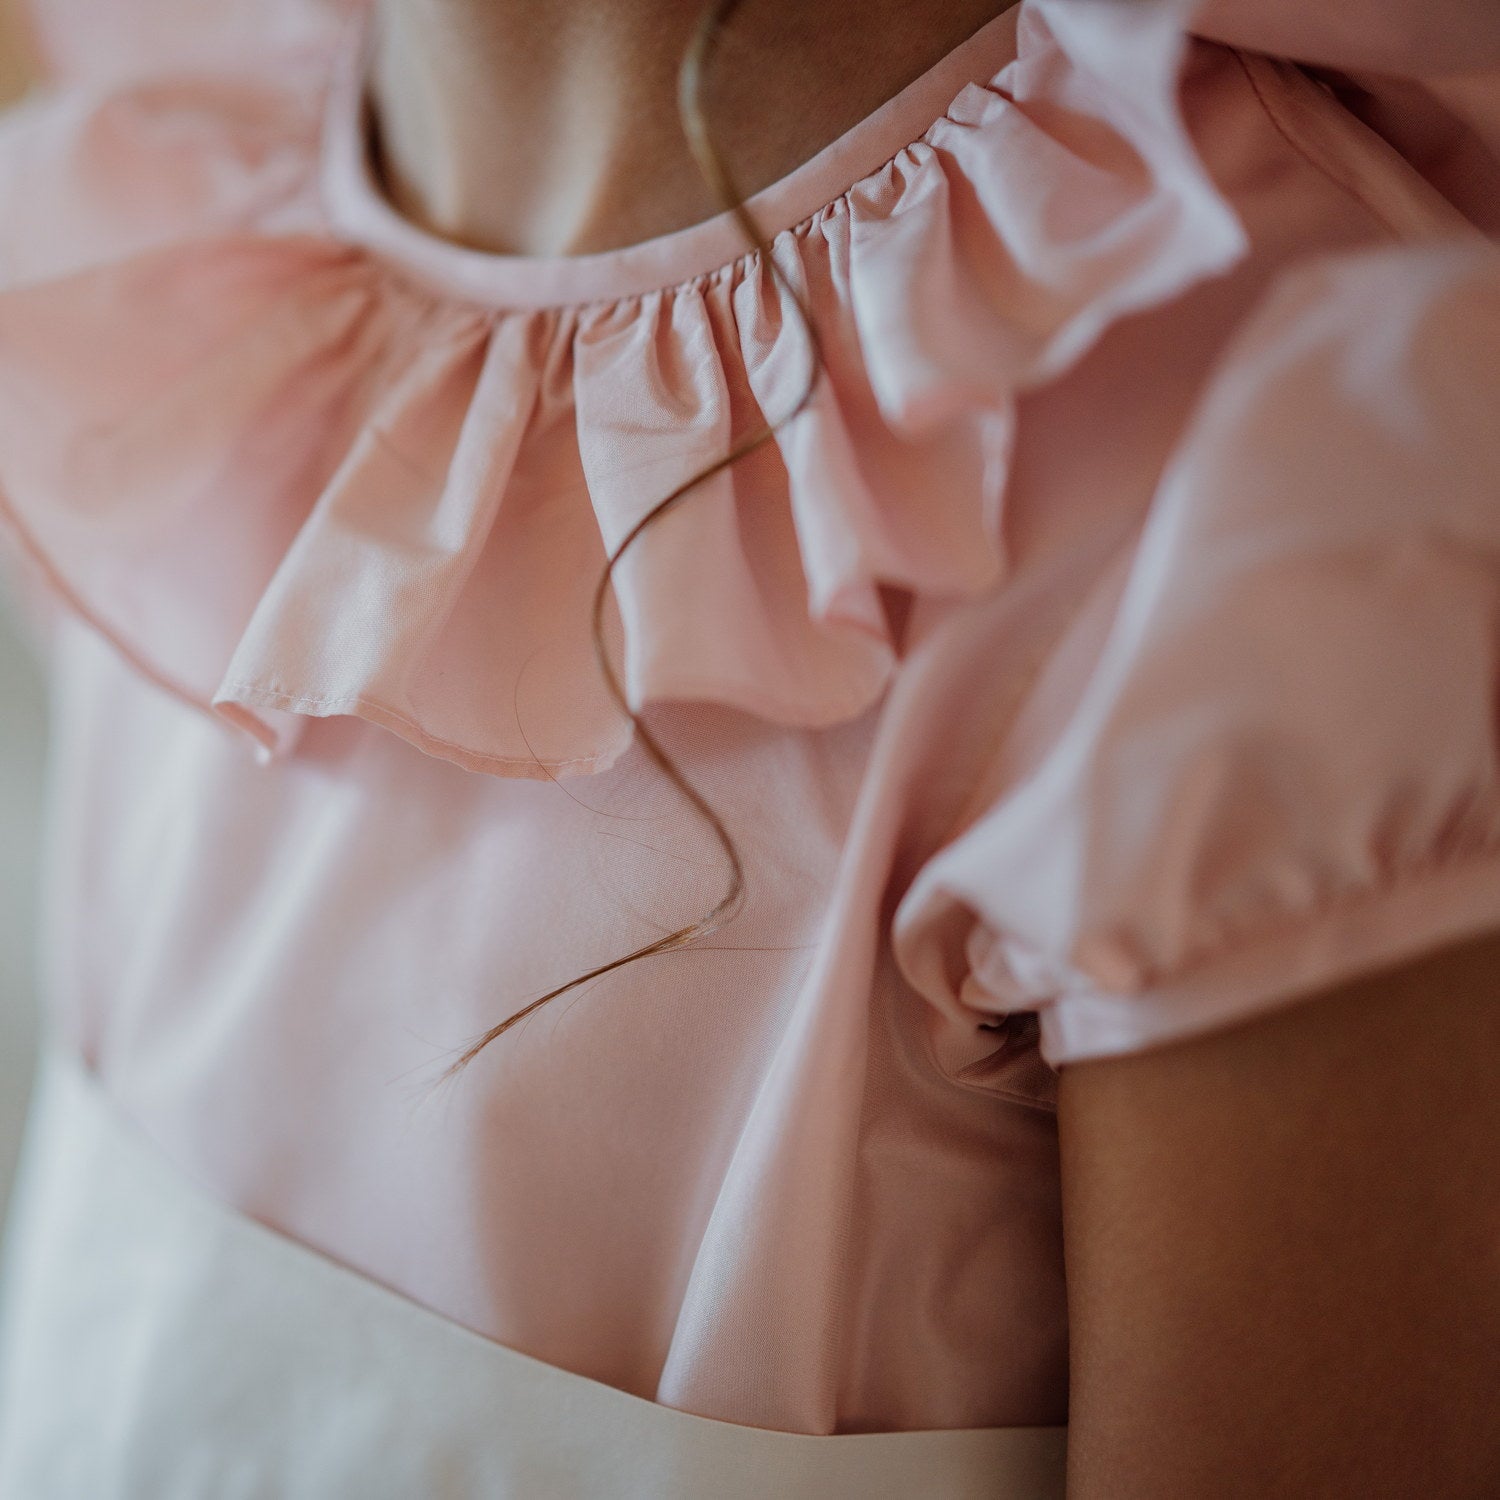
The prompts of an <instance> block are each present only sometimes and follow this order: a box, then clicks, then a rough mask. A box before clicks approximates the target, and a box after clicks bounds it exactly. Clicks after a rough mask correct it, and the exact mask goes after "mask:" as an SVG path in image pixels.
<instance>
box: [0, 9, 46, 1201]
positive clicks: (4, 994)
mask: <svg viewBox="0 0 1500 1500" xmlns="http://www.w3.org/2000/svg"><path fill="white" fill-rule="evenodd" d="M18 8H19V0H0V107H3V106H4V105H5V104H8V103H9V102H10V101H12V100H13V99H15V98H16V97H17V96H18V95H19V94H20V93H22V92H23V91H24V90H25V88H26V85H27V82H28V81H29V78H30V76H31V65H30V59H29V56H28V53H27V47H26V33H25V31H24V30H23V29H22V27H21V25H20V22H19V16H18ZM0 545H3V541H0ZM3 588H4V585H3V578H0V1205H3V1203H4V1200H5V1197H6V1194H7V1192H8V1190H9V1187H10V1177H11V1171H12V1168H13V1165H14V1161H15V1152H16V1146H17V1144H18V1141H19V1136H20V1128H21V1120H22V1116H23V1113H24V1110H25V1106H26V1090H27V1084H28V1081H29V1079H30V1076H31V1063H32V1055H33V1048H34V1047H35V1038H36V1026H35V1014H34V1012H35V1005H36V997H35V973H34V969H33V957H34V954H33V945H34V943H35V940H36V938H35V935H36V880H37V865H36V861H37V847H36V835H37V812H38V801H39V798H40V793H41V771H42V750H43V701H42V684H41V679H40V675H39V672H38V664H37V662H36V660H35V658H34V656H33V654H32V651H31V649H30V647H29V645H28V644H27V641H26V639H25V638H23V637H22V636H21V635H20V633H19V632H18V631H17V629H16V628H15V621H14V615H13V613H12V611H11V609H10V608H9V604H10V601H9V600H8V599H7V598H6V597H5V596H4V592H3Z"/></svg>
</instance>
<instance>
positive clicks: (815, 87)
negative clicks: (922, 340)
mask: <svg viewBox="0 0 1500 1500" xmlns="http://www.w3.org/2000/svg"><path fill="white" fill-rule="evenodd" d="M700 8H701V7H700V0H378V13H379V14H378V31H379V35H378V39H377V47H376V56H375V62H374V68H373V77H372V80H371V96H372V101H373V104H374V112H375V116H376V119H377V123H378V138H379V143H380V148H381V150H380V154H381V164H382V170H383V173H384V177H385V186H386V190H387V191H388V192H389V194H390V196H391V198H392V199H393V201H394V202H395V203H396V204H397V206H398V207H399V208H400V209H401V210H402V212H403V213H405V214H406V215H407V216H408V217H409V218H411V219H413V220H415V221H416V222H418V223H420V224H422V225H423V226H424V227H426V228H428V229H430V230H432V231H434V232H436V233H439V234H442V235H444V236H446V237H447V238H450V239H454V240H458V241H460V242H462V243H465V244H469V245H473V246H476V247H477V248H480V249H484V250H491V251H500V252H504V253H510V254H519V255H580V254H588V253H591V252H595V251H602V250H609V249H614V248H617V247H619V246H622V245H627V244H631V243H634V242H637V241H639V240H644V239H650V238H652V237H653V236H655V235H659V234H665V233H669V232H670V231H672V230H675V229H681V228H684V227H686V226H687V225H689V224H693V223H696V222H698V221H699V220H701V219H705V218H709V217H712V216H713V215H714V214H716V213H717V212H718V211H719V210H720V208H721V207H722V205H721V204H720V203H719V202H718V201H717V200H716V199H715V198H714V197H713V195H712V194H711V193H710V191H709V190H708V188H707V187H706V186H705V185H704V183H703V181H702V178H701V177H700V175H699V172H698V169H697V166H696V165H695V163H694V161H693V158H692V156H691V154H690V152H689V150H688V147H687V143H686V141H685V139H684V137H683V133H682V128H681V125H680V123H679V117H678V112H677V97H676V89H677V76H676V75H677V67H678V63H679V61H680V59H681V57H682V54H683V52H684V51H685V49H686V47H687V45H688V42H689V40H690V38H691V36H692V33H693V29H694V26H695V24H696V22H697V19H698V16H699V12H700ZM1007 8H1009V0H745V4H744V5H743V7H742V8H741V10H739V11H738V12H736V14H735V15H734V17H733V19H732V20H731V22H730V24H729V26H728V28H727V29H726V32H725V34H724V36H723V38H722V40H721V42H720V44H719V46H718V48H717V53H716V59H715V62H714V64H713V65H712V67H711V68H710V71H709V76H708V79H707V83H706V88H705V95H704V106H705V114H706V115H707V118H708V120H709V123H710V126H711V128H712V131H713V134H714V138H715V141H716V143H717V144H718V146H719V149H720V151H721V152H722V154H723V156H724V158H725V160H726V162H727V163H728V165H729V167H730V170H731V172H732V173H733V175H734V177H735V180H736V183H737V185H738V187H739V188H740V189H741V191H743V192H745V193H747V194H748V193H753V192H755V191H756V190H757V189H759V188H761V187H764V186H766V185H767V184H769V183H771V182H774V181H776V180H777V179H779V178H781V177H783V176H785V175H786V174H787V173H788V172H790V171H791V170H793V168H795V167H797V166H799V165H800V164H801V163H802V162H803V161H806V160H807V159H808V158H809V157H811V156H813V155H815V154H816V153H817V151H818V150H819V149H820V148H821V147H823V146H824V145H826V144H827V143H828V142H829V141H831V140H833V139H834V138H835V137H836V136H838V135H840V134H842V133H843V132H844V131H845V130H847V129H848V128H849V127H850V126H852V125H854V124H856V123H857V122H858V121H859V120H861V119H863V118H864V117H865V116H866V115H868V114H870V113H872V112H873V111H874V110H875V109H876V108H878V107H879V105H881V104H882V103H883V102H884V101H885V100H886V99H888V98H890V97H891V96H892V95H893V94H895V93H897V92H899V91H900V89H901V88H902V87H903V86H904V85H905V84H907V83H909V82H910V81H911V80H912V79H913V78H915V77H916V76H917V75H918V74H920V73H922V72H923V71H925V70H926V69H927V68H929V67H931V66H932V65H933V64H934V63H936V62H937V61H938V60H939V59H941V58H942V57H943V56H944V55H945V54H946V53H947V52H949V51H951V50H952V49H953V48H954V47H956V46H957V45H958V44H959V43H960V42H962V41H963V40H964V39H965V38H966V37H968V36H969V35H970V34H972V33H973V32H974V31H976V30H977V29H978V28H979V27H980V26H981V25H982V24H983V23H984V22H985V21H987V20H989V19H990V18H991V17H992V16H995V15H997V14H999V13H1000V12H1001V11H1003V10H1005V9H1007Z"/></svg>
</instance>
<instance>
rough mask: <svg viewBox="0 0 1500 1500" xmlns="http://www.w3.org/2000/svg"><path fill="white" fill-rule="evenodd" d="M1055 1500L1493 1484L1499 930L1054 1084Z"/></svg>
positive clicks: (1431, 1496)
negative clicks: (1060, 1377) (1059, 1412)
mask: <svg viewBox="0 0 1500 1500" xmlns="http://www.w3.org/2000/svg"><path fill="white" fill-rule="evenodd" d="M1059 1128H1060V1131H1061V1136H1062V1151H1063V1176H1064V1202H1065V1225H1066V1235H1067V1265H1068V1283H1069V1308H1070V1318H1071V1326H1072V1337H1073V1351H1072V1365H1073V1369H1072V1403H1071V1410H1070V1418H1069V1420H1070V1445H1071V1448H1070V1482H1069V1497H1070V1500H1096V1497H1104V1496H1108V1497H1110V1500H1134V1497H1137V1496H1139V1497H1145V1496H1150V1497H1151V1500H1175V1497H1179V1496H1181V1497H1184V1500H1185V1497H1199V1496H1204V1495H1210V1494H1212V1495H1215V1496H1218V1497H1222V1500H1233V1497H1238V1496H1246V1497H1249V1496H1255V1497H1257V1500H1278V1497H1282V1496H1285V1497H1289V1500H1290V1497H1294V1496H1295V1497H1297V1500H1318V1497H1324V1496H1326V1497H1330V1500H1331V1497H1335V1496H1338V1497H1344V1496H1348V1495H1352V1494H1358V1495H1361V1496H1365V1497H1371V1500H1374V1497H1390V1500H1407V1497H1410V1500H1419V1497H1420V1500H1471V1497H1472V1500H1478V1497H1481V1496H1494V1495H1496V1494H1500V935H1495V936H1487V937H1485V938H1484V939H1482V940H1478V941H1472V942H1468V943H1465V944H1462V945H1459V946H1455V947H1453V948H1450V949H1446V950H1444V951H1442V952H1439V953H1435V954H1431V955H1428V956H1425V957H1423V958H1421V959H1420V960H1417V961H1415V962H1412V963H1409V964H1406V965H1403V966H1401V967H1400V968H1396V969H1390V970H1387V971H1384V972H1382V973H1380V974H1377V975H1374V976H1371V977H1368V978H1362V979H1360V980H1358V981H1355V982H1352V983H1348V984H1345V985H1342V986H1340V987H1338V988H1337V989H1335V990H1331V991H1327V992H1325V993H1322V994H1319V995H1317V996H1314V997H1309V998H1307V999H1304V1000H1302V1001H1299V1002H1297V1003H1295V1004H1292V1005H1290V1006H1287V1007H1286V1008H1284V1009H1282V1010H1279V1011H1277V1012H1276V1013H1274V1014H1268V1015H1266V1016H1263V1017H1262V1018H1260V1019H1257V1020H1255V1021H1253V1022H1250V1023H1248V1024H1245V1025H1242V1026H1239V1027H1235V1028H1233V1029H1225V1030H1221V1031H1216V1032H1214V1033H1211V1034H1209V1035H1206V1036H1203V1037H1201V1038H1195V1039H1191V1040H1185V1041H1180V1042H1177V1043H1174V1044H1172V1045H1170V1046H1163V1047H1160V1048H1157V1049H1155V1050H1152V1051H1148V1052H1143V1053H1140V1054H1138V1055H1135V1056H1131V1057H1125V1058H1118V1059H1109V1060H1101V1061H1095V1062H1088V1063H1078V1064H1073V1065H1071V1066H1069V1067H1066V1068H1065V1069H1064V1070H1063V1074H1062V1079H1061V1086H1060V1091H1059Z"/></svg>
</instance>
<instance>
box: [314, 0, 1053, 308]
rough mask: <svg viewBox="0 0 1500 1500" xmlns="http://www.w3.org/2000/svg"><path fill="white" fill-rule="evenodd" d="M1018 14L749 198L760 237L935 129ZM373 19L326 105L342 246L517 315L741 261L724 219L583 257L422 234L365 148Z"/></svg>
mask: <svg viewBox="0 0 1500 1500" xmlns="http://www.w3.org/2000/svg"><path fill="white" fill-rule="evenodd" d="M1023 5H1024V0H1023ZM1023 5H1012V6H1010V7H1008V8H1007V9H1006V10H1003V11H1002V12H1001V13H1000V14H999V15H997V16H994V17H992V18H991V19H990V20H989V21H986V22H985V24H984V25H983V26H981V27H980V28H979V30H978V31H976V32H974V33H973V34H972V35H971V36H969V37H968V38H967V39H966V40H965V41H962V42H960V43H959V44H958V46H957V47H955V48H954V49H953V50H952V51H950V52H949V53H947V54H946V55H945V56H944V57H942V58H940V59H939V60H938V61H937V62H936V63H934V64H933V66H932V67H930V68H929V69H927V71H926V72H924V73H921V74H919V75H918V76H917V77H916V78H915V79H913V80H912V82H910V83H909V84H907V85H906V87H905V88H903V89H902V90H901V91H900V92H899V93H897V94H894V95H893V96H892V97H891V98H890V99H888V100H886V102H885V103H884V104H882V105H880V106H879V107H878V108H876V109H875V110H874V111H873V112H872V113H870V114H868V115H866V116H865V117H864V118H863V119H862V120H859V121H857V122H856V123H855V124H854V125H852V126H851V127H850V128H849V129H848V130H846V131H845V132H844V133H843V134H842V135H839V136H837V137H835V139H834V140H833V141H831V142H830V143H829V144H828V145H827V146H825V147H823V149H822V150H821V151H819V152H817V153H816V154H815V155H814V156H812V157H809V158H808V160H807V161H805V162H803V163H802V164H801V166H798V167H794V168H793V169H792V170H791V171H790V172H789V173H787V175H786V176H784V177H781V178H779V179H778V180H777V181H775V182H773V183H771V184H770V185H769V186H767V187H764V188H762V189H761V190H760V191H759V192H757V193H754V194H752V195H751V196H750V197H749V198H748V199H747V200H746V204H747V206H748V207H749V209H750V210H751V212H752V213H754V214H755V216H756V218H757V219H758V220H759V222H760V223H761V225H762V226H763V227H764V229H765V231H766V234H767V237H768V238H770V239H772V240H774V239H775V238H776V237H778V236H780V235H782V234H785V233H786V232H788V231H789V230H791V229H792V228H794V227H796V226H797V225H799V224H801V223H802V222H803V221H804V220H806V219H809V218H811V217H812V216H813V215H814V214H816V213H817V212H818V211H819V210H820V209H823V208H826V207H828V206H829V205H830V204H831V203H833V202H834V201H835V200H837V199H838V198H840V197H842V196H843V195H844V194H845V193H847V192H848V191H849V190H850V189H851V188H852V187H853V186H854V185H856V184H857V183H859V182H860V181H862V180H863V179H864V178H866V177H868V176H870V175H871V174H872V173H874V172H875V171H877V170H878V169H879V168H880V167H882V166H883V165H884V164H885V163H886V162H888V161H889V160H890V159H891V158H892V157H894V156H895V155H896V154H897V153H898V152H899V151H901V150H902V149H903V148H904V147H906V146H909V145H911V144H913V142H915V141H917V140H919V139H920V138H921V137H922V136H923V135H924V134H925V133H926V132H927V131H929V130H931V128H932V127H933V125H935V124H936V123H937V122H938V121H939V120H941V119H942V118H944V117H945V115H946V114H947V112H948V110H949V107H950V106H951V105H952V104H953V103H954V101H955V100H956V99H957V98H958V96H959V95H960V94H962V93H963V92H964V91H965V90H966V89H967V88H969V87H970V86H971V85H974V84H978V83H985V82H988V81H990V80H992V79H993V78H994V77H995V75H996V74H997V73H998V72H999V71H1000V70H1001V69H1002V68H1003V67H1005V66H1006V65H1007V64H1008V63H1010V62H1011V61H1013V60H1014V58H1015V55H1016V25H1017V17H1018V13H1019V11H1020V10H1021V9H1022V8H1023ZM373 11H374V7H373V6H365V7H363V8H362V9H361V10H360V11H359V12H357V13H356V14H355V15H354V16H353V17H351V19H350V22H349V24H348V28H347V30H346V32H345V33H344V35H343V36H342V37H341V39H340V42H339V45H338V47H337V55H336V57H335V59H334V64H333V69H332V74H331V77H330V79H329V86H328V92H327V97H326V101H325V105H324V114H323V122H322V139H321V161H320V164H319V177H320V182H319V187H320V191H321V195H322V207H323V212H324V216H325V217H326V219H327V221H328V224H329V227H330V229H331V230H332V232H333V233H334V235H335V236H336V237H338V238H339V239H342V240H345V241H348V242H350V243H353V244H358V245H361V246H363V247H365V248H366V249H369V250H371V251H373V252H375V253H376V254H378V255H380V256H382V257H384V258H385V259H388V260H391V261H393V262H395V263H397V264H399V265H401V266H402V267H403V268H404V269H405V270H407V271H408V272H410V273H411V274H413V275H414V276H415V277H416V279H417V280H419V281H421V282H423V283H424V284H426V285H427V286H429V287H432V288H434V289H436V290H438V291H440V292H443V293H445V294H449V295H457V296H459V297H462V298H464V299H465V300H468V301H473V302H480V303H484V304H487V305H489V306H493V307H501V308H514V309H523V308H526V309H537V308H544V307H550V306H560V305H566V304H579V303H587V302H601V301H615V300H626V299H628V298H632V297H640V296H644V295H646V294H647V293H649V292H652V291H656V290H659V289H661V288H664V287H670V286H674V285H679V284H681V283H683V282H687V281H692V280H694V279H696V278H698V277H700V276H706V275H709V274H710V273H712V272H714V271H718V270H721V269H723V268H724V267H725V266H728V265H730V264H732V263H733V262H734V261H736V260H738V259H740V258H741V257H742V256H744V255H745V254H746V253H747V247H746V244H745V239H744V235H743V233H742V232H741V230H740V227H739V225H738V223H737V222H736V220H735V217H734V215H733V214H732V213H728V212H725V213H720V214H717V215H715V216H714V217H713V218H711V219H704V220H701V221H700V222H699V223H697V224H690V225H688V226H686V227H685V228H682V229H675V230H670V231H668V232H667V233H666V234H662V235H658V236H656V237H655V238H653V239H649V240H642V241H639V242H638V243H636V244H632V245H624V246H620V247H619V248H617V249H613V250H601V251H596V252H594V253H591V254H587V255H559V256H546V255H507V254H503V253H500V252H498V251H489V250H478V249H474V248H471V247H469V246H467V245H461V244H459V243H458V242H457V241H455V240H448V239H444V238H443V237H442V236H441V235H438V234H435V233H433V232H431V231H429V230H426V229H423V228H422V227H421V226H420V225H418V224H417V223H416V222H415V221H414V220H412V219H408V218H407V217H406V216H405V215H403V214H402V213H400V212H399V211H398V210H397V209H396V207H395V206H394V204H392V203H391V202H390V200H389V199H388V198H387V197H386V196H385V194H384V192H383V191H382V189H381V187H380V185H379V183H378V182H377V180H376V177H375V174H374V171H373V169H372V165H371V162H370V159H369V154H368V151H367V148H366V130H365V126H366V118H367V117H366V110H367V107H368V81H369V78H370V74H371V67H372V63H373V58H374V48H375V26H374V15H373Z"/></svg>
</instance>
